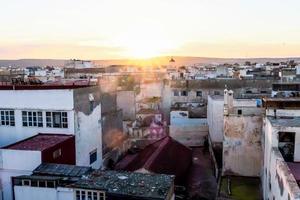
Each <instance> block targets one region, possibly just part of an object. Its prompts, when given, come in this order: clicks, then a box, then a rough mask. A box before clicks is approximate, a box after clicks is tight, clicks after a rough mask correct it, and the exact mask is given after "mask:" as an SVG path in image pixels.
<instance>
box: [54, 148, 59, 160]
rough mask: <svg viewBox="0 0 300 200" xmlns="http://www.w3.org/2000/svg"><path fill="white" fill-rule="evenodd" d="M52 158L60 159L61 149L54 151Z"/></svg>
mask: <svg viewBox="0 0 300 200" xmlns="http://www.w3.org/2000/svg"><path fill="white" fill-rule="evenodd" d="M52 156H53V159H56V158H58V157H60V156H61V149H60V148H59V149H57V150H56V151H54V152H53V154H52Z"/></svg>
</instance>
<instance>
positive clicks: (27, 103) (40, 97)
mask: <svg viewBox="0 0 300 200" xmlns="http://www.w3.org/2000/svg"><path fill="white" fill-rule="evenodd" d="M0 97H1V98H0V108H11V109H45V110H52V109H54V110H72V109H73V107H74V103H73V90H0Z"/></svg>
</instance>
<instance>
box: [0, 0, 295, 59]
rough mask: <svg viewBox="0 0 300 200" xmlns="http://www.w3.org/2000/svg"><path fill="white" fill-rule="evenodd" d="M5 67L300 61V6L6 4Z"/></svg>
mask: <svg viewBox="0 0 300 200" xmlns="http://www.w3.org/2000/svg"><path fill="white" fill-rule="evenodd" d="M0 8H1V9H0V25H1V26H0V59H19V58H66V59H69V58H80V59H119V58H144V57H152V56H163V55H174V56H175V55H177V56H203V57H224V58H227V57H288V56H300V12H299V10H300V1H299V0H147V1H146V0H26V1H25V0H24V1H22V0H0Z"/></svg>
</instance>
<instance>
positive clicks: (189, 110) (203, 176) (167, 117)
mask: <svg viewBox="0 0 300 200" xmlns="http://www.w3.org/2000/svg"><path fill="white" fill-rule="evenodd" d="M288 72H289V73H288ZM299 76H300V65H299V64H297V63H295V62H293V61H289V62H285V63H265V64H256V63H254V64H253V63H250V62H246V63H244V64H222V65H206V66H202V65H192V66H176V61H175V60H174V59H171V60H170V64H169V65H168V66H154V67H148V68H145V67H140V66H120V65H113V66H109V67H106V68H99V67H96V66H95V65H94V64H93V62H91V61H82V60H70V61H67V62H66V63H65V66H64V68H59V67H27V68H24V69H20V68H11V67H6V68H1V71H0V81H1V82H0V97H1V98H0V192H1V195H0V199H1V198H2V199H4V200H21V199H33V200H35V199H49V200H60V199H70V200H71V199H74V200H110V199H112V200H114V199H125V200H127V199H128V200H129V199H145V200H146V199H164V200H171V199H216V198H220V199H222V198H227V199H230V198H231V199H239V198H238V197H235V191H236V190H235V188H234V184H233V183H234V181H236V178H239V179H238V180H239V181H243V180H245V181H247V180H248V179H251V180H254V181H255V182H257V183H258V184H255V186H256V189H257V193H258V195H259V197H260V198H263V199H291V200H292V199H300V189H299V185H298V183H300V175H299V173H300V165H299V164H298V162H299V161H300V160H299V159H300V150H299V152H298V149H297V148H298V143H299V142H297V141H298V136H297V133H298V132H299V131H300V129H299V127H300V98H299V94H300V82H298V78H299ZM298 118H299V119H298ZM299 134H300V133H299ZM299 138H300V136H299ZM229 183H232V184H229ZM225 185H226V187H225ZM245 187H247V184H245ZM245 195H247V194H245ZM250 198H251V197H250ZM252 199H257V197H253V198H252Z"/></svg>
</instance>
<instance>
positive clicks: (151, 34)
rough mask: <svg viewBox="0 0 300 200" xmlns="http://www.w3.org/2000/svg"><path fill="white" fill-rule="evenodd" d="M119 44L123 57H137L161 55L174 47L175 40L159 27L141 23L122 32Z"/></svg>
mask: <svg viewBox="0 0 300 200" xmlns="http://www.w3.org/2000/svg"><path fill="white" fill-rule="evenodd" d="M119 45H120V46H121V47H122V49H124V56H125V57H130V58H137V59H146V58H152V57H156V56H162V55H165V54H168V53H170V51H172V50H173V49H174V48H176V44H175V42H173V41H172V40H171V38H169V37H168V36H167V35H166V34H165V32H164V31H163V30H162V29H161V28H159V27H157V26H155V27H153V26H152V27H149V26H141V25H140V26H137V27H136V28H135V29H130V30H128V31H125V32H123V33H122V35H121V36H120V39H119Z"/></svg>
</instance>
